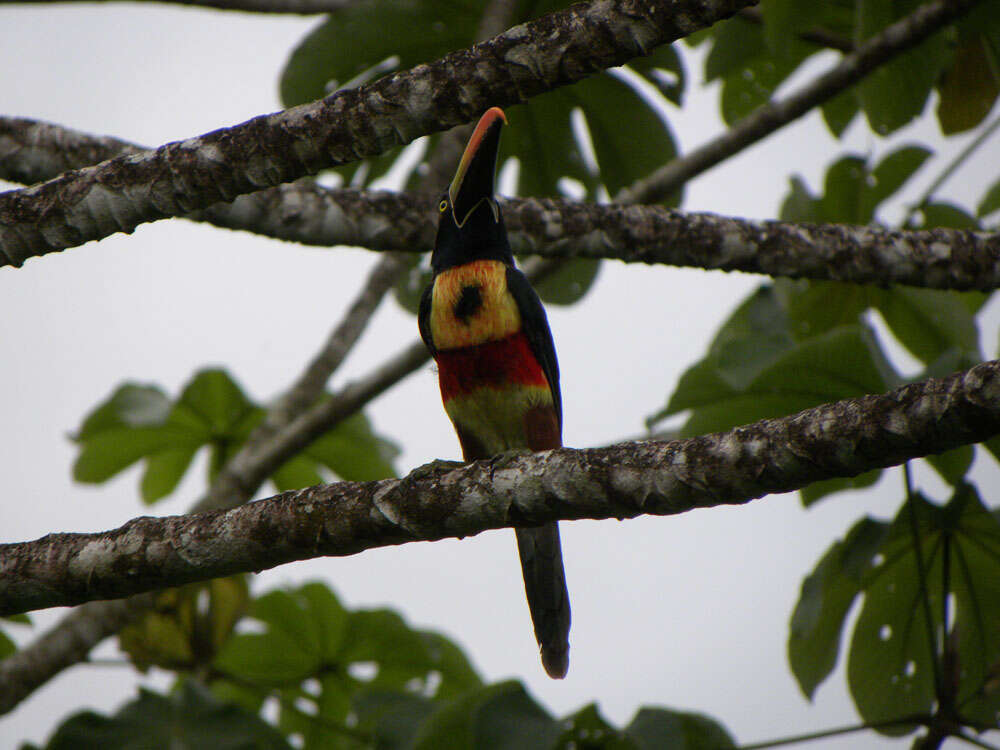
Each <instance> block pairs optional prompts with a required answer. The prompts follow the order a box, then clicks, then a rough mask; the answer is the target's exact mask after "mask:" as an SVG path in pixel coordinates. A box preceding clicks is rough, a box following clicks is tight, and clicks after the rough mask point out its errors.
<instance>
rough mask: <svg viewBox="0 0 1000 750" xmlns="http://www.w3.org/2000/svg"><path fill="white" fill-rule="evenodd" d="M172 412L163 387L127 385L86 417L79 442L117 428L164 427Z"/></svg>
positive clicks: (118, 389)
mask: <svg viewBox="0 0 1000 750" xmlns="http://www.w3.org/2000/svg"><path fill="white" fill-rule="evenodd" d="M169 413H170V401H169V400H168V399H167V397H166V396H165V395H164V393H163V391H161V390H160V389H159V388H157V387H156V386H152V385H138V384H136V383H125V384H124V385H121V386H119V387H118V388H116V389H115V391H114V392H113V393H112V394H111V395H110V396H109V397H108V399H107V400H106V401H103V402H102V403H100V404H99V405H98V406H97V407H96V408H95V409H94V410H93V411H92V412H91V413H90V414H88V415H87V416H86V417H85V418H84V420H83V424H82V425H81V426H80V429H79V430H78V431H77V433H76V435H75V439H76V440H77V441H80V442H82V441H84V440H86V439H88V438H90V437H92V436H94V435H97V434H99V433H101V432H105V431H107V430H110V429H113V428H116V427H149V426H153V425H160V424H163V422H164V421H165V420H166V418H167V414H169Z"/></svg>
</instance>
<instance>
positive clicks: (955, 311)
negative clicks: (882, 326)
mask: <svg viewBox="0 0 1000 750" xmlns="http://www.w3.org/2000/svg"><path fill="white" fill-rule="evenodd" d="M872 296H873V302H874V304H875V307H876V309H877V310H878V311H879V313H881V315H882V317H883V318H884V319H885V322H886V324H887V325H888V326H889V328H890V329H892V332H893V334H894V335H895V336H896V338H897V339H899V341H900V343H901V344H903V346H905V347H906V348H907V349H908V350H909V351H910V353H911V354H913V356H915V357H917V358H918V359H920V360H921V361H922V362H925V363H930V362H933V361H934V360H935V359H937V358H938V357H940V356H941V355H943V354H944V353H945V352H947V351H949V350H952V349H954V350H957V351H959V352H961V353H962V354H963V355H964V356H965V357H966V358H967V361H968V362H970V365H969V366H971V365H972V364H976V363H978V362H980V361H981V360H982V354H981V353H980V349H979V329H978V327H977V325H976V320H975V317H974V316H973V315H972V313H970V312H969V308H968V307H967V306H966V305H965V303H964V301H963V300H962V298H961V297H960V296H959V295H957V294H955V293H954V292H948V291H943V290H938V289H915V288H912V287H904V286H895V287H892V288H891V289H888V290H880V293H878V294H873V295H872Z"/></svg>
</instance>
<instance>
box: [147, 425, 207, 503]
mask: <svg viewBox="0 0 1000 750" xmlns="http://www.w3.org/2000/svg"><path fill="white" fill-rule="evenodd" d="M199 447H200V446H199V445H198V444H197V443H194V442H193V441H192V443H191V444H190V445H188V446H186V447H182V448H175V449H172V450H163V451H160V452H159V453H154V454H153V455H151V456H148V457H147V458H146V470H145V471H144V472H143V474H142V482H141V483H140V485H139V489H140V494H141V495H142V501H143V502H144V503H146V504H147V505H152V504H153V503H155V502H156V501H157V500H160V499H161V498H164V497H166V496H167V495H169V494H170V493H171V492H173V491H174V490H175V489H177V485H178V484H180V481H181V479H182V478H183V477H184V474H185V473H186V472H187V470H188V466H190V465H191V461H192V460H193V459H194V454H195V453H197V452H198V448H199Z"/></svg>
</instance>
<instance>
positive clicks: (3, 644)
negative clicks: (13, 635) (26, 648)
mask: <svg viewBox="0 0 1000 750" xmlns="http://www.w3.org/2000/svg"><path fill="white" fill-rule="evenodd" d="M15 651H17V644H16V643H14V641H12V640H11V639H10V636H8V635H7V634H6V633H4V632H3V631H2V630H0V659H6V658H7V657H8V656H10V655H11V654H13V653H14V652H15Z"/></svg>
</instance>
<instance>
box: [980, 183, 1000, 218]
mask: <svg viewBox="0 0 1000 750" xmlns="http://www.w3.org/2000/svg"><path fill="white" fill-rule="evenodd" d="M994 211H1000V180H997V181H996V182H994V183H993V185H992V186H991V187H990V189H989V190H987V191H986V194H985V195H984V196H983V198H982V200H980V201H979V208H977V209H976V215H977V216H978V217H979V218H980V219H984V218H986V217H987V216H989V215H990V214H991V213H993V212H994Z"/></svg>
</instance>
